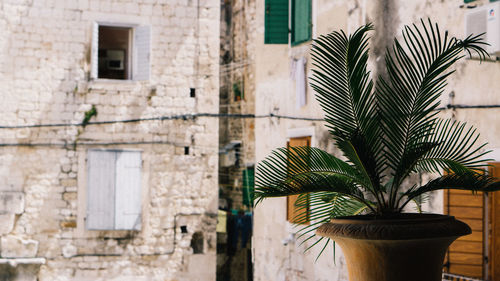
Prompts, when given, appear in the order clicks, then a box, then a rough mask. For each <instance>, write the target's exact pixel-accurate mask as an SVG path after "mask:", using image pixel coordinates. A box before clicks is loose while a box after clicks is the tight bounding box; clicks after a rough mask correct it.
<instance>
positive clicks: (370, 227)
mask: <svg viewBox="0 0 500 281" xmlns="http://www.w3.org/2000/svg"><path fill="white" fill-rule="evenodd" d="M470 233H471V229H470V227H469V226H468V225H467V224H465V223H463V222H461V221H459V220H456V219H455V217H452V216H445V215H437V214H399V216H398V217H395V218H390V219H376V218H374V217H373V216H352V217H343V218H338V219H334V220H332V221H331V222H330V223H326V224H324V225H322V226H321V227H319V228H318V230H317V234H318V235H321V236H325V237H329V238H331V239H333V240H335V242H336V243H338V244H339V245H340V247H341V248H342V251H343V253H344V256H345V258H346V261H347V269H348V271H349V280H350V281H441V280H442V277H441V276H442V269H443V260H444V256H445V254H446V249H448V247H449V246H450V244H451V243H452V242H453V241H455V239H457V238H458V237H460V236H463V235H467V234H470Z"/></svg>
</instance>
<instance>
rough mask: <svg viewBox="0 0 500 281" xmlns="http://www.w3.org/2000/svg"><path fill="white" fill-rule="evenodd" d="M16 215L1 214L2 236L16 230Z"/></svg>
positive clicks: (0, 232) (0, 228)
mask: <svg viewBox="0 0 500 281" xmlns="http://www.w3.org/2000/svg"><path fill="white" fill-rule="evenodd" d="M14 220H15V215H14V214H12V213H10V214H0V235H4V234H8V233H10V232H11V231H12V229H13V228H14Z"/></svg>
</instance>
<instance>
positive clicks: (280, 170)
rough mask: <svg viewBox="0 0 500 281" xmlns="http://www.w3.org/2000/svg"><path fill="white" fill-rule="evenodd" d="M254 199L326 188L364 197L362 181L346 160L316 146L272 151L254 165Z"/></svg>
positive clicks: (258, 199) (363, 183)
mask: <svg viewBox="0 0 500 281" xmlns="http://www.w3.org/2000/svg"><path fill="white" fill-rule="evenodd" d="M255 184H256V189H255V198H256V199H257V202H259V201H260V200H262V199H263V198H265V197H277V196H288V195H294V194H301V193H308V192H318V191H328V192H338V193H342V194H346V195H349V196H354V197H358V198H359V200H364V195H363V192H362V191H361V190H360V188H359V187H360V186H363V185H365V184H366V182H365V179H364V178H363V177H361V176H360V175H359V172H358V171H357V170H356V169H354V168H353V167H351V166H350V165H349V164H348V163H346V162H344V161H342V160H340V159H338V158H336V157H334V156H332V155H331V154H329V153H327V152H325V151H322V150H320V149H317V148H311V147H290V148H288V149H287V148H280V149H277V150H275V151H274V152H273V153H272V154H271V155H270V156H268V157H267V158H266V159H264V160H263V161H262V162H261V163H259V165H258V166H257V177H256V180H255Z"/></svg>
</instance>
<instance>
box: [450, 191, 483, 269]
mask: <svg viewBox="0 0 500 281" xmlns="http://www.w3.org/2000/svg"><path fill="white" fill-rule="evenodd" d="M484 196H485V195H484V194H483V193H481V192H478V193H476V194H473V193H472V192H471V191H465V190H445V191H444V213H445V214H448V215H451V216H454V217H455V218H457V219H458V220H461V221H463V222H465V223H467V224H468V225H469V226H470V227H471V229H472V234H470V235H466V236H462V237H460V238H458V239H457V240H456V241H455V242H453V244H451V246H450V248H449V249H448V253H447V255H446V259H445V264H444V271H445V272H448V273H452V274H457V275H463V276H467V277H474V278H484V231H483V230H484V227H485V225H484Z"/></svg>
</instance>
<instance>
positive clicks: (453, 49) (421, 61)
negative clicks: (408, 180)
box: [376, 20, 487, 205]
mask: <svg viewBox="0 0 500 281" xmlns="http://www.w3.org/2000/svg"><path fill="white" fill-rule="evenodd" d="M421 22H422V27H421V29H420V28H418V27H417V26H416V25H413V27H409V26H406V27H405V28H404V31H403V41H404V45H402V44H401V43H400V42H399V41H398V40H395V41H394V46H393V48H392V50H391V51H389V50H388V52H387V55H386V65H387V73H388V78H386V79H384V78H382V77H380V79H379V81H380V83H378V84H377V90H376V95H377V101H378V105H379V107H380V115H381V117H382V122H381V123H382V125H383V130H384V135H385V138H384V144H385V146H386V154H385V156H384V157H385V158H386V161H384V163H385V164H386V165H387V166H388V168H390V169H391V170H392V175H393V176H394V178H395V179H394V182H393V186H392V189H391V195H390V198H391V199H390V202H389V203H390V205H392V204H393V203H394V199H395V197H396V194H397V187H398V186H399V185H400V184H401V183H402V181H403V180H404V178H405V177H406V176H407V175H408V174H409V171H412V170H413V169H414V166H415V165H416V163H417V161H415V160H416V159H415V155H419V154H420V153H419V152H418V151H415V150H421V148H422V145H421V143H423V141H424V140H425V139H426V138H427V137H428V135H429V134H431V133H432V129H433V125H434V122H435V115H436V114H437V111H436V108H437V107H438V105H439V101H438V98H439V96H440V95H441V94H442V92H443V89H444V87H445V86H446V78H447V77H448V76H449V75H451V74H452V73H453V71H449V72H446V71H447V70H448V68H449V67H450V66H451V65H453V64H454V63H455V62H456V61H457V60H459V59H460V58H462V57H463V56H462V55H461V53H462V51H463V50H466V51H468V52H471V51H475V52H477V53H478V54H479V55H480V56H481V57H482V56H485V55H487V54H486V52H485V51H484V50H483V49H482V48H481V45H484V44H485V43H484V42H483V41H481V39H480V37H479V36H474V37H472V36H469V37H467V38H466V39H465V40H463V41H462V40H458V39H456V38H454V37H453V38H449V37H448V33H447V32H445V33H444V35H442V34H441V32H440V31H439V28H438V26H437V25H435V26H433V24H432V23H431V22H430V20H429V23H428V25H426V24H425V23H424V22H423V21H421ZM441 38H442V39H441ZM429 149H431V147H429Z"/></svg>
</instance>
